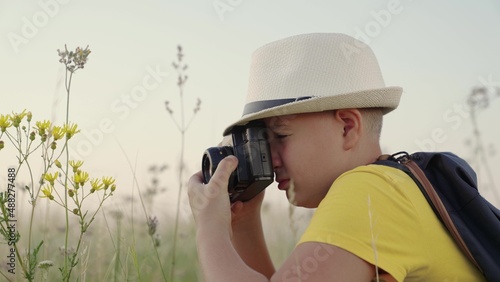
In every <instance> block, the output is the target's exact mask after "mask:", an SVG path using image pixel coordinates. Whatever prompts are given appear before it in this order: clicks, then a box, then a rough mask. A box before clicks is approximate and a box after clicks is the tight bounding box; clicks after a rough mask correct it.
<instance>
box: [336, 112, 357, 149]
mask: <svg viewBox="0 0 500 282" xmlns="http://www.w3.org/2000/svg"><path fill="white" fill-rule="evenodd" d="M335 117H336V119H337V120H338V121H340V122H341V125H342V126H343V132H342V134H343V140H344V142H343V148H344V150H346V151H347V150H350V149H352V148H353V147H354V146H355V145H356V144H357V143H358V141H359V139H360V138H361V133H362V126H361V113H360V112H359V110H358V109H341V110H336V111H335Z"/></svg>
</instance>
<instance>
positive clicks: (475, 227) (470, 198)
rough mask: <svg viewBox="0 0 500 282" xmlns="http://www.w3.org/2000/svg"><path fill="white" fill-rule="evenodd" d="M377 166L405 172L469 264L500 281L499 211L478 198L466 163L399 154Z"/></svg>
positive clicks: (452, 157)
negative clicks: (385, 166) (415, 184)
mask: <svg viewBox="0 0 500 282" xmlns="http://www.w3.org/2000/svg"><path fill="white" fill-rule="evenodd" d="M375 164H379V165H387V166H391V167H394V168H398V169H401V170H403V171H404V172H406V173H407V174H408V175H409V176H410V177H411V178H412V179H413V180H414V181H415V182H416V183H417V185H418V187H419V188H420V190H421V191H422V193H423V194H424V196H425V197H426V199H427V201H428V202H429V204H430V206H431V207H432V209H433V210H434V212H435V213H436V215H437V216H438V217H439V219H440V220H441V222H442V223H443V224H444V225H445V226H446V228H447V229H448V231H449V232H450V234H451V235H452V236H453V238H454V239H455V242H456V243H457V244H458V246H459V247H460V248H461V249H462V251H463V252H464V253H465V255H466V256H467V257H468V258H469V260H470V261H471V262H472V263H473V264H474V265H475V266H476V267H477V268H478V269H479V270H480V271H481V272H482V273H483V275H484V276H485V278H486V279H487V280H488V281H500V210H499V209H498V208H496V207H495V206H493V205H492V204H491V203H489V202H488V201H487V200H486V199H484V198H483V197H482V196H481V195H480V194H479V191H478V189H477V179H476V173H475V172H474V170H473V169H472V168H471V167H470V166H469V164H467V162H466V161H465V160H463V159H461V158H460V157H458V156H456V155H454V154H452V153H447V152H446V153H426V152H418V153H413V154H411V155H410V154H408V153H406V152H400V153H396V154H394V155H383V156H381V157H380V158H379V159H378V160H377V161H376V162H375Z"/></svg>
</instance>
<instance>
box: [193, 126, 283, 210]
mask: <svg viewBox="0 0 500 282" xmlns="http://www.w3.org/2000/svg"><path fill="white" fill-rule="evenodd" d="M231 135H232V141H233V144H232V147H231V146H223V147H211V148H208V149H207V150H205V153H204V154H203V158H202V173H203V182H204V183H205V184H206V183H208V182H209V181H210V178H212V175H213V174H214V173H215V170H216V169H217V166H218V165H219V162H220V161H221V160H222V159H224V158H225V157H227V156H229V155H234V156H236V157H237V158H238V167H237V168H236V170H235V171H233V173H232V174H231V176H230V178H229V183H228V192H229V199H230V201H231V202H236V201H242V202H244V201H248V200H250V199H252V198H253V197H255V196H256V195H257V194H259V193H260V192H261V191H262V190H264V189H265V188H266V187H267V186H269V184H271V183H272V182H273V181H274V170H273V164H272V160H271V150H270V148H269V142H268V137H267V136H268V135H267V129H266V126H265V124H264V123H263V122H262V121H252V122H250V123H248V124H246V125H244V126H236V127H234V128H233V130H232V131H231Z"/></svg>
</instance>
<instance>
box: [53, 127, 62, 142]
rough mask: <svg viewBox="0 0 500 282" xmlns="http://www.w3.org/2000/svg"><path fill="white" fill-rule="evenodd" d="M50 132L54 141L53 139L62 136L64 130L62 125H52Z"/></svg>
mask: <svg viewBox="0 0 500 282" xmlns="http://www.w3.org/2000/svg"><path fill="white" fill-rule="evenodd" d="M51 133H52V137H54V141H55V140H59V139H61V138H63V137H64V133H65V132H64V130H63V128H62V127H60V126H54V127H52V131H51Z"/></svg>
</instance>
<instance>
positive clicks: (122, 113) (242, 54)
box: [0, 0, 500, 206]
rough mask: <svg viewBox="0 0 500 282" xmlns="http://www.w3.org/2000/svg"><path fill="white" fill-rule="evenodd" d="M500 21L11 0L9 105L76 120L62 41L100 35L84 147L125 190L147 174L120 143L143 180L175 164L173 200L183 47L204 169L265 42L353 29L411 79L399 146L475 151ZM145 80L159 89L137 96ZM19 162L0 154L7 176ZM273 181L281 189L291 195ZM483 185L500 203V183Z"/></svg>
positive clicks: (82, 118) (388, 4) (390, 138)
mask: <svg viewBox="0 0 500 282" xmlns="http://www.w3.org/2000/svg"><path fill="white" fill-rule="evenodd" d="M499 26H500V4H499V3H498V2H496V1H486V0H481V1H474V2H473V1H451V0H445V1H423V0H422V1H411V0H401V1H397V0H389V1H387V0H377V1H373V0H363V1H338V0H337V1H331V0H329V1H326V0H322V1H284V0H274V1H245V0H217V1H213V0H205V1H193V0H187V1H186V0H183V1H181V0H174V1H154V0H146V1H141V2H139V1H128V0H125V1H115V0H112V1H96V0H88V1H82V0H80V1H79V0H64V1H62V0H61V1H57V0H40V1H12V0H0V35H1V36H0V50H1V51H0V98H1V99H0V113H2V114H7V113H10V112H12V111H22V110H23V109H28V110H30V111H32V112H33V115H34V119H35V120H40V119H53V118H55V120H56V122H58V123H62V122H63V121H64V114H65V112H64V103H65V93H64V90H63V85H62V79H63V68H62V64H60V63H59V62H58V56H57V52H56V50H57V49H61V48H64V44H67V46H68V48H69V49H74V48H76V47H77V46H82V47H85V46H87V45H89V47H90V49H91V50H92V53H91V54H90V57H89V62H88V63H87V65H86V67H85V69H83V70H79V71H78V72H77V73H76V74H75V76H74V83H73V85H72V96H71V109H70V120H71V121H73V122H76V123H78V125H79V127H80V128H81V129H82V133H80V136H79V137H78V138H77V139H75V140H74V143H73V147H72V148H73V152H74V153H77V154H78V155H80V156H81V157H82V158H83V159H84V160H85V166H86V167H87V169H88V170H89V171H92V172H94V173H95V174H97V175H99V174H101V175H103V174H104V175H112V176H115V177H117V178H118V181H117V183H118V184H119V187H121V188H122V189H124V190H127V189H128V190H130V189H131V186H132V183H133V178H132V176H131V171H130V169H129V167H128V165H127V161H126V158H125V156H124V154H123V153H122V151H121V150H120V149H119V145H118V144H121V146H122V147H123V148H124V149H125V151H126V154H127V155H128V157H129V158H130V159H131V161H132V162H133V165H134V166H135V167H136V173H137V177H138V179H139V183H140V184H142V185H143V184H144V183H145V182H146V180H147V179H146V175H145V173H146V171H147V168H148V166H150V165H152V164H162V163H167V164H168V165H169V166H170V169H169V170H168V171H167V173H166V174H165V175H164V179H162V181H164V183H165V184H166V185H167V187H168V190H169V191H168V192H167V193H166V194H165V195H164V196H165V198H166V199H173V198H175V197H176V190H177V186H178V184H177V183H178V182H177V167H178V162H179V161H178V159H179V148H180V134H179V132H178V130H177V129H176V126H175V124H174V122H173V121H172V119H171V117H170V116H169V115H168V113H167V112H166V110H165V105H164V102H165V101H166V100H168V101H170V106H171V108H172V109H173V110H174V111H175V112H174V116H175V117H176V118H177V119H179V114H180V110H179V107H180V105H179V94H178V90H177V88H176V82H177V76H176V73H175V72H174V70H173V68H172V64H171V63H172V61H173V60H175V58H176V52H177V50H176V48H177V47H176V46H177V45H178V44H181V45H182V46H183V47H184V53H185V57H184V59H185V62H186V63H187V64H188V65H189V68H188V70H187V75H188V76H189V79H188V81H187V85H186V87H185V92H184V97H185V109H186V118H187V119H189V118H190V117H191V113H192V109H193V108H194V106H195V104H196V99H197V98H200V99H201V101H202V104H201V110H200V112H199V113H198V114H197V115H196V116H195V118H194V120H193V122H192V123H191V125H190V128H189V130H188V131H187V134H186V154H185V161H186V170H187V172H186V176H185V179H187V178H188V176H189V175H191V174H192V173H194V172H195V171H197V170H199V169H200V162H201V155H202V153H203V150H204V149H206V148H207V147H210V146H215V145H216V144H217V143H218V142H219V141H220V139H221V134H222V130H223V129H224V128H225V126H226V125H228V124H229V123H231V122H232V121H234V120H235V119H237V118H238V117H239V116H240V115H241V112H242V109H243V106H244V101H245V95H246V89H247V83H248V82H247V79H248V69H249V64H250V57H251V54H252V52H253V50H255V49H256V48H258V47H260V46H261V45H263V44H265V43H268V42H270V41H274V40H277V39H281V38H284V37H287V36H291V35H296V34H301V33H311V32H340V33H346V34H349V35H352V36H355V37H357V38H360V39H361V40H363V41H365V42H367V43H368V44H369V45H370V46H371V47H372V48H373V50H374V52H375V54H376V55H377V57H378V59H379V63H380V66H381V69H382V71H383V74H384V78H385V82H386V84H387V85H395V86H401V87H403V89H404V93H403V98H402V100H401V105H400V107H399V108H398V109H397V110H396V111H395V112H393V113H390V114H389V115H387V118H386V120H385V125H384V130H383V137H382V144H383V148H384V150H385V151H386V152H387V153H391V152H396V151H401V150H405V151H408V152H413V151H420V150H440V151H449V150H451V151H454V152H456V153H457V154H459V155H461V156H463V157H465V158H468V159H470V158H472V157H473V156H474V154H473V152H472V150H471V148H470V146H466V139H467V138H469V139H470V136H471V133H472V127H471V120H470V117H469V112H468V111H467V108H466V102H465V101H466V99H467V97H468V95H470V93H471V90H472V88H473V87H474V86H480V85H485V86H487V87H489V89H490V90H493V89H495V87H497V88H498V87H500V68H499V66H500V55H499V50H500V31H499V29H498V27H499ZM145 80H147V81H148V83H149V84H148V85H149V87H148V88H149V89H148V90H147V92H146V93H144V94H143V95H142V96H137V95H136V96H133V94H134V93H135V92H134V91H135V90H134V89H138V87H141V86H144V81H145ZM490 98H491V101H490V102H491V103H490V105H489V107H488V108H487V109H486V110H484V111H482V112H481V113H480V114H479V116H478V122H479V129H480V131H481V133H482V138H483V141H484V143H485V145H487V148H488V154H489V159H488V161H489V164H490V166H491V170H493V171H497V170H498V169H497V168H498V166H499V165H500V155H499V146H500V142H499V140H500V132H499V129H498V128H499V127H498V125H496V123H497V122H498V121H499V120H500V111H499V107H500V105H499V104H500V102H499V100H500V99H497V98H500V96H498V95H494V93H490ZM103 124H104V125H103ZM495 150H496V152H497V153H496V154H493V153H494V151H495ZM492 152H493V153H492ZM15 162H16V160H15V158H10V157H7V155H4V156H3V157H2V155H0V179H3V178H4V177H5V176H4V175H5V173H6V170H7V166H10V165H13V164H15ZM478 170H479V171H480V173H479V177H480V181H482V182H485V183H489V182H490V180H489V179H488V178H487V174H486V169H485V167H484V166H480V167H478ZM495 177H496V178H495V184H496V186H497V189H500V178H499V177H498V176H497V175H495ZM485 186H487V184H485ZM270 188H271V189H272V190H273V192H269V198H273V197H276V198H280V199H279V201H282V202H283V201H286V200H285V199H284V194H282V193H280V192H279V191H276V189H275V187H274V186H271V187H270ZM482 193H483V194H484V195H485V196H486V197H487V198H488V199H491V200H492V201H495V197H494V195H493V193H492V191H491V189H490V190H488V189H485V190H484V191H482ZM498 193H499V192H497V194H498ZM496 204H497V206H498V205H499V204H500V203H498V202H497V203H496Z"/></svg>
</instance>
